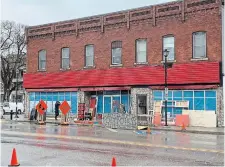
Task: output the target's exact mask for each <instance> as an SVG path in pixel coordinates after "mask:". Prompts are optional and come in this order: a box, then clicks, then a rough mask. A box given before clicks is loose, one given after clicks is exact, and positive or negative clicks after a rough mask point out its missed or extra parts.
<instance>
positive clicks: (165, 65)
mask: <svg viewBox="0 0 225 167" xmlns="http://www.w3.org/2000/svg"><path fill="white" fill-rule="evenodd" d="M168 55H169V51H168V50H167V49H165V50H164V57H165V64H164V69H165V126H168V124H167V100H168V85H167V57H168Z"/></svg>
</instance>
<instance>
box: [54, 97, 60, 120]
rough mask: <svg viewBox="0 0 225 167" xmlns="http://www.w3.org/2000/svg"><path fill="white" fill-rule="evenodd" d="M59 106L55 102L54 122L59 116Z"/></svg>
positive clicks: (58, 103)
mask: <svg viewBox="0 0 225 167" xmlns="http://www.w3.org/2000/svg"><path fill="white" fill-rule="evenodd" d="M59 106H60V102H59V101H57V102H56V103H55V120H57V117H58V116H59Z"/></svg>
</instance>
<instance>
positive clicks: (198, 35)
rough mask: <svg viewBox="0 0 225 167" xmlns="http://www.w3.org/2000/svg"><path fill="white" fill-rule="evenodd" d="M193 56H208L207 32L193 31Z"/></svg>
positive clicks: (197, 57) (196, 57)
mask: <svg viewBox="0 0 225 167" xmlns="http://www.w3.org/2000/svg"><path fill="white" fill-rule="evenodd" d="M193 58H195V59H199V58H206V32H195V33H193Z"/></svg>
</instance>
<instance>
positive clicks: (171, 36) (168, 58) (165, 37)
mask: <svg viewBox="0 0 225 167" xmlns="http://www.w3.org/2000/svg"><path fill="white" fill-rule="evenodd" d="M168 38H173V59H170V57H171V52H169V55H168V57H167V60H168V61H175V37H174V36H173V35H166V36H164V37H163V51H162V56H163V61H165V55H164V50H165V49H167V50H168V51H170V49H169V48H168V47H165V40H166V39H168Z"/></svg>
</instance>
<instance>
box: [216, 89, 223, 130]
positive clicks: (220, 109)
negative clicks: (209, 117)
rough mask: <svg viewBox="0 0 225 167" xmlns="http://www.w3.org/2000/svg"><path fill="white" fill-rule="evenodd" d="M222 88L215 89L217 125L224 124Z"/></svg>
mask: <svg viewBox="0 0 225 167" xmlns="http://www.w3.org/2000/svg"><path fill="white" fill-rule="evenodd" d="M223 106H224V104H223V89H222V87H219V88H218V89H217V111H216V114H217V123H218V127H222V126H224V108H223Z"/></svg>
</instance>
